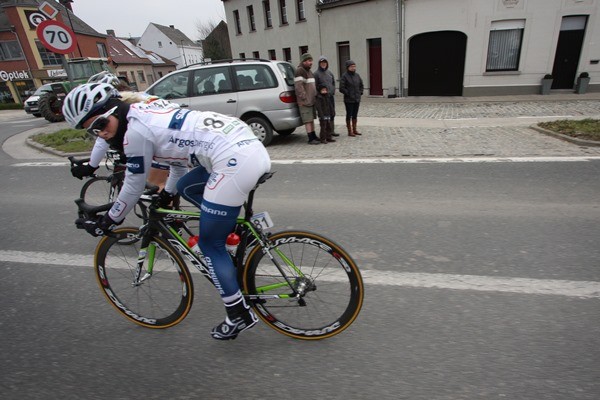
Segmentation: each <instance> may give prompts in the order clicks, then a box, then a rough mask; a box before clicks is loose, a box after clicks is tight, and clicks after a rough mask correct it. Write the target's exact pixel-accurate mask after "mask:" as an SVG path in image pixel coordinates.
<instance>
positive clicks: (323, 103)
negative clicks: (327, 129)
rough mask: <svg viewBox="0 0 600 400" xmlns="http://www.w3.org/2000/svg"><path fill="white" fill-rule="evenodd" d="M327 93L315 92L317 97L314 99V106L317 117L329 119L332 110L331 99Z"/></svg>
mask: <svg viewBox="0 0 600 400" xmlns="http://www.w3.org/2000/svg"><path fill="white" fill-rule="evenodd" d="M328 97H329V94H325V95H324V94H321V93H317V99H316V101H315V108H316V109H317V116H318V117H319V119H331V117H332V116H333V112H332V111H333V110H332V109H331V101H330V100H329V98H328Z"/></svg>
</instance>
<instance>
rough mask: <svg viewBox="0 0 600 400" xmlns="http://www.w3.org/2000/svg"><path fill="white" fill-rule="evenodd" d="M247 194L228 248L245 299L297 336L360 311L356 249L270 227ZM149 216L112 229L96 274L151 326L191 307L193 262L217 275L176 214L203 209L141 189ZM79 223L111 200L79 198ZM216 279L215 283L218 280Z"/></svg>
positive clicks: (184, 216)
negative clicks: (164, 204)
mask: <svg viewBox="0 0 600 400" xmlns="http://www.w3.org/2000/svg"><path fill="white" fill-rule="evenodd" d="M272 175H273V174H272V173H268V174H265V175H263V177H261V179H260V180H259V181H258V183H257V184H256V186H255V187H254V188H253V189H252V191H251V192H250V193H249V195H248V199H247V201H246V202H245V203H244V207H243V212H242V215H241V216H239V217H238V219H237V224H236V228H235V233H236V234H237V235H239V237H240V239H241V240H240V243H239V245H238V246H237V249H236V250H235V251H234V252H233V253H232V254H231V257H232V260H233V262H234V265H235V266H236V269H237V278H238V281H239V284H240V287H241V288H242V292H243V295H244V297H245V299H246V301H247V303H248V304H249V305H250V306H251V307H252V308H253V309H254V310H255V312H256V314H257V315H258V316H259V318H260V319H261V320H262V321H263V322H265V323H266V324H267V325H268V326H269V327H271V328H273V329H275V330H276V331H278V332H280V333H282V334H284V335H287V336H290V337H292V338H296V339H307V340H310V339H324V338H328V337H331V336H334V335H337V334H339V333H340V332H342V331H344V330H345V329H346V328H348V326H350V325H351V324H352V323H353V322H354V320H355V319H356V318H357V316H358V314H359V312H360V310H361V307H362V303H363V297H364V285H363V280H362V277H361V274H360V271H359V269H358V267H357V265H356V263H355V262H354V260H353V259H352V257H351V256H350V255H349V254H348V253H347V252H346V251H345V250H344V249H343V248H342V247H341V246H339V245H338V244H336V243H335V242H333V241H332V240H330V239H327V238H325V237H323V236H321V235H319V234H316V233H313V232H308V231H300V230H287V231H281V232H277V233H270V232H268V230H269V229H270V228H272V226H273V223H272V220H271V218H270V216H269V214H268V212H261V213H257V214H254V213H253V199H254V193H255V191H256V189H257V188H258V187H259V185H261V184H262V183H264V182H265V181H266V180H267V179H269V178H270V177H271V176H272ZM141 200H142V202H143V203H144V204H146V205H147V211H148V220H147V223H146V224H145V225H143V226H141V227H140V228H134V227H123V228H117V229H114V230H113V231H112V232H111V233H110V234H109V235H107V236H104V237H103V238H102V239H101V240H100V242H99V243H98V245H97V247H96V251H95V257H94V269H95V273H96V278H97V282H98V284H99V286H100V288H101V290H102V292H103V294H104V296H105V297H106V299H107V300H108V301H109V303H111V304H112V306H114V308H115V309H116V310H117V311H118V312H119V313H120V314H121V315H122V316H124V317H125V318H127V319H128V320H130V321H132V322H134V323H136V324H138V325H141V326H143V327H147V328H169V327H172V326H174V325H177V324H178V323H180V322H181V321H182V320H183V319H184V318H185V317H186V316H187V315H188V313H189V312H190V309H191V307H192V303H193V299H194V288H193V281H192V275H191V273H190V271H189V269H188V267H187V263H188V262H189V263H190V264H191V265H192V266H193V267H194V268H195V269H196V270H198V271H199V272H200V273H201V274H202V275H203V276H204V277H206V278H207V279H208V280H209V281H210V282H211V283H213V281H212V279H211V278H210V276H211V271H210V268H209V267H208V265H207V263H206V262H205V260H204V257H203V256H202V254H200V253H196V252H195V251H193V250H192V248H190V246H189V245H188V243H187V241H186V239H185V237H184V235H183V234H180V232H178V230H177V229H175V228H174V227H173V222H174V221H185V222H186V223H187V222H190V221H196V222H197V221H199V219H200V218H201V213H200V212H199V211H182V210H171V209H164V208H160V207H159V206H158V203H159V196H158V195H156V194H149V195H144V196H142V199H141ZM76 203H77V205H78V207H79V213H80V216H81V217H83V218H80V219H79V220H78V221H77V224H78V226H79V227H81V223H82V222H83V220H84V219H85V218H90V217H94V216H95V215H97V214H98V213H101V212H103V211H106V210H108V209H109V208H110V204H107V205H104V206H99V207H92V206H89V205H87V204H85V202H84V201H83V200H82V199H78V200H76ZM213 285H214V283H213Z"/></svg>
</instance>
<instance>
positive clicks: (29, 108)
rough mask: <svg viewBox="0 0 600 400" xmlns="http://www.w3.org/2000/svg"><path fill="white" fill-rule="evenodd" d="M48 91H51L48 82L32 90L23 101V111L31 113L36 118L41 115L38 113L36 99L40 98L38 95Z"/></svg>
mask: <svg viewBox="0 0 600 400" xmlns="http://www.w3.org/2000/svg"><path fill="white" fill-rule="evenodd" d="M50 92H52V86H50V84H49V83H46V84H45V85H42V86H40V87H39V88H37V89H36V91H35V92H33V94H32V95H31V96H29V97H28V98H27V100H25V101H24V102H23V109H24V110H25V112H26V113H27V114H33V115H34V116H35V117H38V118H39V117H41V116H42V114H40V108H39V105H38V100H39V99H40V96H41V95H42V94H44V93H50Z"/></svg>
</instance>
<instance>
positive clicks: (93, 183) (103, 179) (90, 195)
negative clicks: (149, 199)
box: [79, 175, 148, 226]
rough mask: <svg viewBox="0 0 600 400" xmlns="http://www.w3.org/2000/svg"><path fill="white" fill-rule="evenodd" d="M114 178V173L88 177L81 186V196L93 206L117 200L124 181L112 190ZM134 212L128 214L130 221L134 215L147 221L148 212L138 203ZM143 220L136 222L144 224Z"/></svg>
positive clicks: (136, 221)
mask: <svg viewBox="0 0 600 400" xmlns="http://www.w3.org/2000/svg"><path fill="white" fill-rule="evenodd" d="M112 179H115V176H114V175H111V176H95V177H93V178H91V179H88V180H87V182H85V183H84V184H83V186H82V187H81V192H80V193H79V197H80V198H82V199H83V200H84V201H85V202H86V203H87V204H90V205H93V206H100V205H103V204H107V203H113V202H114V201H116V200H117V197H118V195H119V192H120V191H121V188H122V186H123V181H122V180H121V181H118V182H117V187H116V188H114V190H111V189H113V188H112V185H113V184H112ZM117 179H118V178H117ZM132 212H133V214H131V213H130V214H129V215H128V219H127V220H128V221H130V220H132V219H133V218H131V217H132V216H133V215H135V216H137V217H138V218H139V219H140V220H141V221H146V220H147V219H148V212H147V211H146V209H145V208H144V207H140V206H139V205H137V204H136V205H135V206H134V209H133V210H132ZM141 221H138V220H135V221H134V224H135V225H137V226H139V225H141V224H142V222H141Z"/></svg>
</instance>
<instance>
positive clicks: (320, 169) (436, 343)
mask: <svg viewBox="0 0 600 400" xmlns="http://www.w3.org/2000/svg"><path fill="white" fill-rule="evenodd" d="M273 169H275V170H277V173H276V175H275V177H274V178H273V179H271V180H270V181H269V182H268V183H267V184H265V185H263V186H261V188H260V189H259V191H258V193H257V198H256V210H257V211H258V210H260V209H261V208H263V209H266V210H268V211H269V212H270V214H271V216H272V218H273V220H274V222H275V224H276V228H277V229H285V228H290V227H294V228H305V229H310V230H314V231H317V232H320V233H323V234H325V235H326V236H330V237H331V238H334V239H335V240H336V241H337V242H339V243H340V244H342V245H343V246H344V247H345V248H346V249H348V250H349V252H350V253H351V254H352V255H353V256H354V258H355V259H356V261H357V262H358V265H359V266H360V267H361V269H362V270H363V273H364V278H365V282H366V298H365V304H364V308H363V311H362V312H361V315H360V316H359V318H358V319H357V321H356V322H355V323H354V324H353V325H352V326H351V327H350V328H349V329H348V330H347V331H345V332H344V333H342V334H341V335H339V336H337V337H335V338H331V339H328V340H325V341H320V342H316V343H313V342H302V341H296V340H292V339H289V338H287V337H284V336H282V335H279V334H277V333H276V332H275V331H272V330H270V329H269V328H267V327H266V326H264V325H260V326H257V327H256V328H255V329H253V330H251V331H248V332H245V333H244V334H243V335H241V336H240V337H239V338H238V339H237V340H235V341H232V342H226V343H221V342H217V341H214V340H212V339H211V338H210V336H209V334H208V332H209V330H210V328H211V327H212V326H213V325H215V324H216V323H217V322H219V321H220V320H221V319H222V314H223V310H222V305H221V304H220V300H219V299H218V297H217V295H216V292H215V291H214V289H213V288H211V287H210V286H209V285H208V284H207V283H206V282H204V281H203V280H199V279H196V296H197V297H196V301H195V304H194V307H193V309H192V312H191V313H190V315H189V316H188V318H187V319H186V320H185V321H183V322H182V323H181V324H179V325H178V326H176V327H173V328H171V329H168V330H162V331H153V330H147V329H144V328H141V327H137V326H133V325H132V324H130V323H129V322H127V321H125V320H124V319H123V318H122V317H120V316H119V315H117V313H116V312H115V311H114V310H112V308H111V307H110V306H109V305H108V304H107V303H106V302H105V300H104V299H103V298H102V295H101V294H100V291H99V290H98V288H97V287H96V284H95V281H94V278H93V274H92V271H91V269H90V268H89V267H87V265H89V262H90V255H91V253H92V252H93V249H94V246H95V243H96V242H97V240H96V239H94V238H92V237H89V236H87V235H85V234H82V232H81V231H77V230H75V228H74V227H73V220H74V218H75V206H74V205H73V203H72V200H73V198H74V197H76V193H77V192H78V190H79V187H80V185H81V182H80V181H78V180H75V179H73V178H71V177H70V175H69V173H68V169H67V167H66V165H55V164H49V165H48V166H40V165H35V164H30V166H27V165H21V166H20V165H18V164H14V163H12V165H6V164H5V163H4V164H2V165H1V166H0V187H2V188H3V190H2V195H1V196H0V207H1V209H2V211H1V212H0V237H1V238H2V240H1V241H0V274H1V276H2V279H1V280H0V315H1V318H0V327H1V328H0V331H1V332H2V341H1V345H0V346H1V347H0V350H1V351H2V354H3V359H4V362H3V363H2V365H1V367H0V387H1V388H2V397H3V398H5V399H24V398H27V399H42V398H43V399H48V398H60V399H82V398H85V399H133V398H147V399H158V398H170V399H197V398H214V399H229V398H235V397H243V398H248V399H279V398H315V399H316V398H319V399H363V398H377V399H411V400H412V399H423V400H431V399H494V398H509V399H532V400H533V399H536V400H537V399H565V400H572V399H590V400H592V399H594V400H595V399H597V398H599V397H600V372H599V371H600V368H599V367H600V313H598V310H599V306H600V272H598V271H599V269H598V267H599V266H600V248H599V247H598V245H597V239H598V237H600V223H599V222H600V204H599V203H598V198H600V184H599V182H598V179H597V177H598V173H599V172H600V162H598V161H581V162H530V163H518V162H501V163H436V164H434V163H422V164H344V165H326V166H325V165H283V164H275V166H274V168H273Z"/></svg>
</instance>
